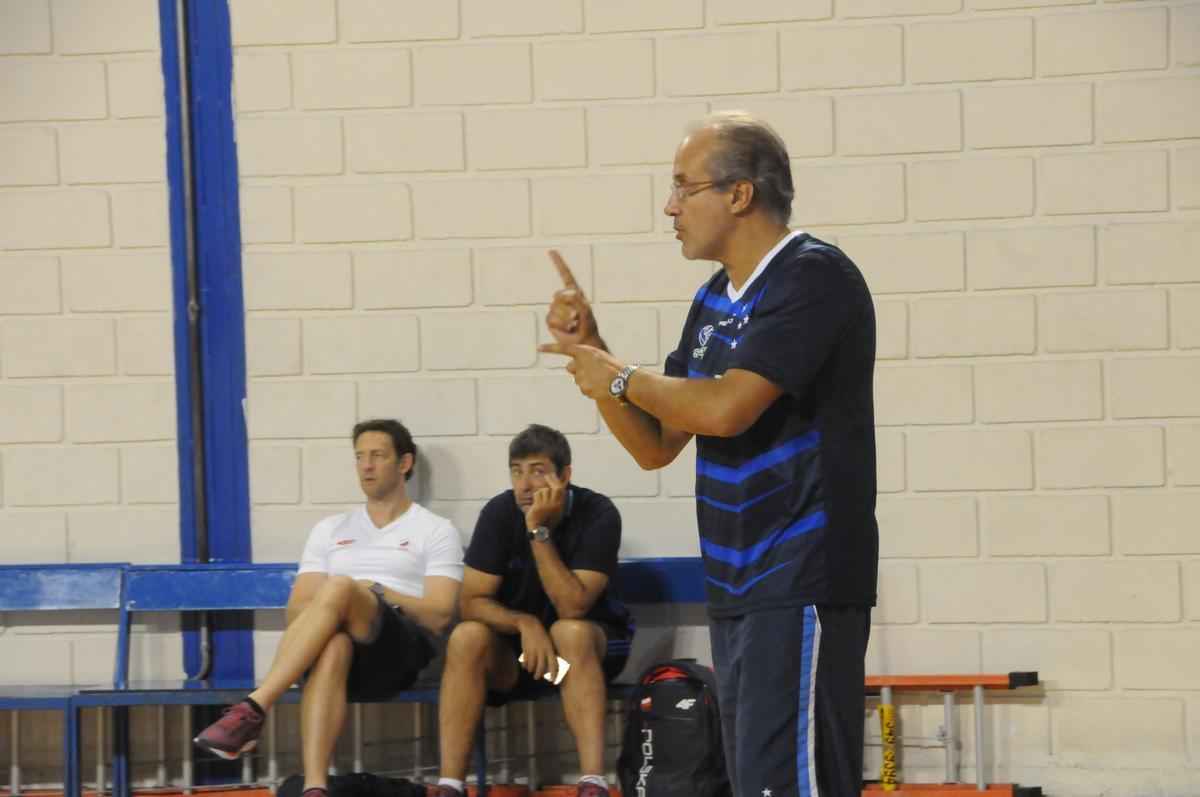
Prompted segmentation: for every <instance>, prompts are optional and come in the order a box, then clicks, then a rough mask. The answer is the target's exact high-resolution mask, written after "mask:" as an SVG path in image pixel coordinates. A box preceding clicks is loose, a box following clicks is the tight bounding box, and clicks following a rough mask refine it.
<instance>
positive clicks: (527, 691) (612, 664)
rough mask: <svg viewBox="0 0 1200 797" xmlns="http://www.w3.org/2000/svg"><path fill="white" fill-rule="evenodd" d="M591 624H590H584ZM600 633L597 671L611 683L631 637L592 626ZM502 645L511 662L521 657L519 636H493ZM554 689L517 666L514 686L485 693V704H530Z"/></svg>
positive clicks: (622, 666) (613, 628) (611, 628)
mask: <svg viewBox="0 0 1200 797" xmlns="http://www.w3.org/2000/svg"><path fill="white" fill-rule="evenodd" d="M588 622H592V621H590V620H589V621H588ZM596 625H598V626H600V629H601V630H602V631H604V638H605V640H606V644H605V648H604V659H603V660H602V661H601V662H600V666H601V668H602V669H603V670H604V682H605V683H612V680H613V679H614V678H616V677H617V676H618V675H620V674H621V670H623V669H625V662H626V661H628V660H629V648H630V645H631V644H632V643H633V633H632V631H631V630H630V629H627V628H619V627H617V626H610V625H606V624H604V623H596ZM496 636H497V637H498V638H499V639H500V642H501V643H502V644H503V645H507V646H508V648H509V649H510V650H511V651H512V657H513V659H514V660H515V659H516V658H517V656H520V655H521V635H520V634H497V635H496ZM557 689H558V687H557V686H554V685H553V684H551V683H550V682H549V681H545V680H534V678H533V676H532V675H530V674H529V671H528V670H526V669H525V668H524V667H522V666H521V665H519V664H518V665H517V684H516V686H514V687H513V688H512V689H510V690H509V691H507V692H498V691H495V690H492V689H489V690H488V693H487V704H488V705H489V706H503V705H504V704H506V703H508V702H509V701H510V700H532V699H537V698H539V697H541V696H543V695H547V694H550V693H552V692H554V691H555V690H557Z"/></svg>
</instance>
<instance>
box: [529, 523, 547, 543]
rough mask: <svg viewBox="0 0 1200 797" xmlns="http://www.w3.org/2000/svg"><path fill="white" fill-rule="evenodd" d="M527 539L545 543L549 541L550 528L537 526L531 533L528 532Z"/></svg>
mask: <svg viewBox="0 0 1200 797" xmlns="http://www.w3.org/2000/svg"><path fill="white" fill-rule="evenodd" d="M529 539H531V540H533V541H534V542H546V541H547V540H549V539H550V528H549V527H548V526H537V527H536V528H534V529H533V531H531V532H529Z"/></svg>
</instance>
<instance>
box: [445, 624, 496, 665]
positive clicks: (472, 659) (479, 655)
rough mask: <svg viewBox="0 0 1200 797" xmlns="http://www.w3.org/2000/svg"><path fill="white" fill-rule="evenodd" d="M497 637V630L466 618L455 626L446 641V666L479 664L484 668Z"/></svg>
mask: <svg viewBox="0 0 1200 797" xmlns="http://www.w3.org/2000/svg"><path fill="white" fill-rule="evenodd" d="M495 638H496V634H495V632H494V631H492V629H491V628H489V627H488V626H486V625H484V624H483V623H481V622H478V621H476V620H464V621H463V622H461V623H459V624H458V625H456V626H455V627H454V630H453V631H451V632H450V639H449V640H448V641H447V642H446V666H447V667H451V666H454V667H471V666H473V665H478V668H479V669H482V668H483V665H484V664H485V663H486V659H487V653H488V650H489V649H490V648H491V646H492V641H493V640H494V639H495Z"/></svg>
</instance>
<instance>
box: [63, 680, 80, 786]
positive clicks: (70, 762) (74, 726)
mask: <svg viewBox="0 0 1200 797" xmlns="http://www.w3.org/2000/svg"><path fill="white" fill-rule="evenodd" d="M79 713H80V708H79V706H77V705H75V702H74V701H73V700H68V701H67V705H66V708H65V709H63V715H64V716H63V797H80V791H81V789H80V784H79V777H80V773H79V770H80V768H81V762H80V760H79V746H80V738H79Z"/></svg>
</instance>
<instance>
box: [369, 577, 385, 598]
mask: <svg viewBox="0 0 1200 797" xmlns="http://www.w3.org/2000/svg"><path fill="white" fill-rule="evenodd" d="M368 589H369V590H371V592H374V593H375V594H376V595H378V596H379V597H380V598H382V599H383V600H384V602H387V595H386V594H385V593H384V590H385V587H384V586H383V585H382V584H380V583H379V582H378V581H372V582H371V586H370V587H368Z"/></svg>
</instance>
